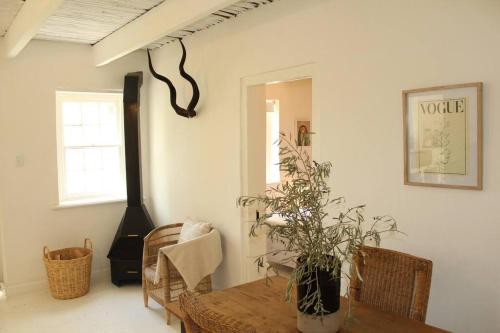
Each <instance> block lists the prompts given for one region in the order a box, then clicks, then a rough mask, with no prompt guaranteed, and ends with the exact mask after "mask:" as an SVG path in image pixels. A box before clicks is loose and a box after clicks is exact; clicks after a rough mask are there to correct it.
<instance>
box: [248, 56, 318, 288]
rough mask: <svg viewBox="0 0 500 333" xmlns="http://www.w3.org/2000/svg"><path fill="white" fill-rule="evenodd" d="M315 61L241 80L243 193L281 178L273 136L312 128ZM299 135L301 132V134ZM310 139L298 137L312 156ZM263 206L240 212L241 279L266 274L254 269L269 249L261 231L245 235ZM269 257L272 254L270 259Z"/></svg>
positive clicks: (252, 192) (261, 189)
mask: <svg viewBox="0 0 500 333" xmlns="http://www.w3.org/2000/svg"><path fill="white" fill-rule="evenodd" d="M313 80H314V65H304V66H299V67H294V68H289V69H284V70H280V71H276V72H270V73H264V74H260V75H256V76H251V77H246V78H244V79H243V80H242V85H241V87H242V95H241V96H242V108H241V109H242V118H241V125H242V126H241V129H242V138H241V143H242V146H241V152H242V155H241V161H242V163H241V175H242V179H241V188H242V193H241V194H242V195H258V194H263V193H264V192H265V191H266V188H268V187H270V186H276V185H277V184H278V183H280V182H282V181H284V174H283V173H281V172H280V171H279V165H277V163H279V158H280V157H279V147H278V146H277V145H276V139H277V138H278V137H279V133H280V132H282V133H284V134H286V135H287V136H290V137H291V138H292V140H293V141H296V140H297V139H298V138H299V136H300V134H299V133H300V132H301V131H302V132H303V131H307V132H310V131H315V132H317V131H316V130H315V127H314V124H315V123H316V121H317V114H316V112H315V111H314V107H313V105H314V103H313V100H314V88H313ZM302 137H303V136H302ZM316 140H317V136H315V137H314V140H310V141H309V142H301V143H298V144H301V145H303V146H304V147H303V149H304V150H305V151H306V152H307V153H308V154H310V156H311V157H314V156H315V155H316V154H317V149H316V147H315V145H314V141H316ZM263 213H265V211H264V209H263V207H248V208H244V209H242V213H241V244H242V260H241V266H242V267H241V269H242V272H241V274H242V277H243V282H249V281H253V280H256V279H259V278H262V276H263V275H265V269H264V270H262V269H261V270H260V271H259V270H258V269H257V265H256V264H255V259H256V257H258V256H259V255H262V254H264V253H266V252H267V249H268V247H269V246H271V244H268V240H267V237H266V232H265V230H260V233H259V235H258V236H257V237H252V238H249V237H248V234H249V231H250V229H251V227H252V225H253V224H254V223H255V220H256V216H257V214H263ZM271 260H272V258H271Z"/></svg>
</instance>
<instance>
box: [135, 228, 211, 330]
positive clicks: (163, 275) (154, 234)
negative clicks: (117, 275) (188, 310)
mask: <svg viewBox="0 0 500 333" xmlns="http://www.w3.org/2000/svg"><path fill="white" fill-rule="evenodd" d="M181 228H182V223H175V224H168V225H164V226H161V227H158V228H156V229H154V230H153V231H151V232H150V233H149V234H148V235H147V236H146V237H145V238H144V250H143V256H142V292H143V295H144V306H145V307H147V306H148V298H149V297H151V298H152V299H154V300H155V301H156V302H158V303H159V304H160V305H162V306H163V307H165V305H166V304H167V303H170V302H173V301H175V300H177V299H178V297H179V295H180V294H181V293H182V292H183V291H185V290H186V289H187V287H186V283H185V282H184V279H183V278H182V276H181V275H180V274H179V272H178V271H177V269H175V266H174V265H173V264H172V263H171V262H170V260H168V258H167V257H166V256H165V255H163V254H162V255H161V257H160V259H161V260H160V281H159V282H158V283H157V284H155V283H154V279H155V273H156V265H157V259H158V250H159V249H160V248H162V247H164V246H167V245H173V244H177V241H178V239H179V234H180V231H181ZM195 291H196V292H197V293H200V294H201V293H207V292H211V291H212V280H211V278H210V275H209V276H206V277H205V278H204V279H203V280H201V281H200V283H199V284H198V286H196V288H195ZM165 317H166V321H167V325H170V318H171V313H170V311H168V310H167V309H165Z"/></svg>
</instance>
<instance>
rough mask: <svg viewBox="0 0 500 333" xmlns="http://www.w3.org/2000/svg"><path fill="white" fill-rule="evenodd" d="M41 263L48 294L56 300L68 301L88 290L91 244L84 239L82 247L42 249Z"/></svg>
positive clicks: (88, 240)
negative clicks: (42, 263) (44, 269)
mask: <svg viewBox="0 0 500 333" xmlns="http://www.w3.org/2000/svg"><path fill="white" fill-rule="evenodd" d="M43 261H44V262H45V268H46V269H47V277H48V279H49V286H50V292H51V293H52V297H54V298H57V299H70V298H76V297H80V296H83V295H85V294H86V293H88V292H89V288H90V272H91V269H92V242H91V241H90V239H85V242H84V244H83V248H82V247H71V248H66V249H60V250H55V251H49V249H48V247H47V246H45V247H44V248H43Z"/></svg>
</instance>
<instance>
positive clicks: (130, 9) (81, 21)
mask: <svg viewBox="0 0 500 333" xmlns="http://www.w3.org/2000/svg"><path fill="white" fill-rule="evenodd" d="M31 1H37V0H31ZM164 1H169V0H64V2H63V4H62V5H61V6H60V7H59V8H58V9H57V10H56V11H55V12H54V13H53V14H52V15H51V16H50V17H49V18H48V19H47V21H46V22H45V24H44V25H43V26H42V28H41V29H40V30H39V32H38V33H37V35H36V36H35V39H43V40H52V41H64V42H75V43H85V44H91V45H93V44H95V43H97V42H99V41H100V40H102V39H104V38H105V37H106V36H108V35H110V34H112V33H113V32H114V31H116V30H118V29H120V28H121V27H123V26H125V25H126V24H127V23H129V22H131V21H133V20H134V19H136V18H138V17H139V16H141V15H143V14H145V13H146V12H147V11H149V10H151V9H153V8H154V7H156V6H158V5H159V4H161V3H163V2H164ZM275 1H278V0H241V1H239V2H236V3H234V4H233V5H230V6H228V7H226V8H224V9H222V10H219V11H217V12H215V13H212V14H211V15H209V16H207V17H205V18H203V19H201V20H199V21H197V22H195V23H194V24H191V25H189V26H186V27H184V28H183V29H180V30H178V31H176V32H174V33H172V34H170V35H169V36H165V37H164V38H161V39H160V40H158V41H156V42H154V43H152V44H151V45H148V48H157V47H160V46H162V45H165V44H168V43H170V42H172V41H175V40H176V38H179V37H186V36H189V35H191V34H193V33H196V32H199V31H202V30H205V29H209V28H211V27H213V26H215V25H217V24H220V23H223V22H225V21H227V20H231V19H234V18H236V17H237V16H239V15H241V14H244V13H246V12H248V11H251V10H255V9H259V8H262V7H263V6H265V5H268V4H271V3H273V2H275ZM23 3H24V0H0V37H1V36H4V35H5V32H6V31H7V30H8V27H9V26H10V24H11V23H12V21H13V20H14V18H15V16H16V15H17V13H18V12H19V10H20V9H21V7H22V5H23Z"/></svg>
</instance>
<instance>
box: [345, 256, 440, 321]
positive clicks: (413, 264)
mask: <svg viewBox="0 0 500 333" xmlns="http://www.w3.org/2000/svg"><path fill="white" fill-rule="evenodd" d="M355 262H356V265H357V267H358V271H359V275H360V276H361V278H360V277H359V276H358V274H356V273H353V274H351V276H352V280H351V290H350V292H351V297H353V298H354V299H355V300H356V301H359V302H362V303H366V304H369V305H372V306H374V307H376V308H378V309H381V310H383V311H387V312H392V313H397V314H399V315H401V316H404V317H408V318H412V319H415V320H419V321H422V322H425V316H426V313H427V303H428V301H429V292H430V286H431V277H432V261H430V260H427V259H423V258H419V257H415V256H412V255H409V254H406V253H401V252H397V251H392V250H387V249H381V248H375V247H369V246H364V247H362V248H361V250H360V252H359V253H358V255H357V256H356V257H355Z"/></svg>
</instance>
